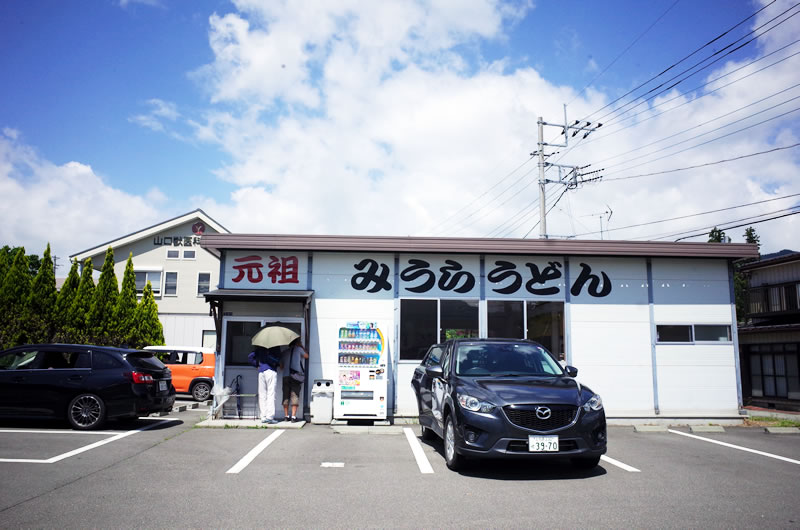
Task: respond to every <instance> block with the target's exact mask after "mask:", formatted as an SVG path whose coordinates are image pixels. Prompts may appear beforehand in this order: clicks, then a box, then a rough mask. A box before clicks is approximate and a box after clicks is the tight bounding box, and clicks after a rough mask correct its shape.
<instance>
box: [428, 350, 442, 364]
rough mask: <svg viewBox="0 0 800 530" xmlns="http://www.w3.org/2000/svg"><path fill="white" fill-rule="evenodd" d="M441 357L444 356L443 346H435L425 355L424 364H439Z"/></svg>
mask: <svg viewBox="0 0 800 530" xmlns="http://www.w3.org/2000/svg"><path fill="white" fill-rule="evenodd" d="M441 358H442V347H441V346H433V347H432V348H431V350H430V351H429V352H428V355H427V356H426V357H425V361H424V364H425V366H426V367H427V366H432V365H434V364H439V361H440V360H441Z"/></svg>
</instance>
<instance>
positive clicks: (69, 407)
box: [0, 344, 175, 430]
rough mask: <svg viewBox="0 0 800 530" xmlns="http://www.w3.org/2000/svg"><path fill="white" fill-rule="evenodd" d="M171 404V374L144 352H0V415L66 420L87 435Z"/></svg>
mask: <svg viewBox="0 0 800 530" xmlns="http://www.w3.org/2000/svg"><path fill="white" fill-rule="evenodd" d="M174 403H175V387H173V386H172V373H171V372H170V371H169V369H168V368H167V367H166V366H164V364H163V363H162V362H161V361H159V360H158V359H157V358H156V357H155V356H154V354H153V352H150V351H140V350H129V349H122V348H111V347H107V346H88V345H81V344H32V345H26V346H17V347H16V348H11V349H9V350H5V351H3V352H0V416H4V417H12V418H58V419H61V418H66V419H67V420H68V421H69V423H70V425H72V427H73V428H75V429H80V430H87V429H97V428H100V426H101V425H102V424H103V423H104V422H105V420H106V419H111V418H136V417H137V416H146V415H148V414H150V413H151V412H165V411H170V410H172V405H173V404H174Z"/></svg>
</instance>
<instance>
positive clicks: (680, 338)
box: [656, 325, 692, 342]
mask: <svg viewBox="0 0 800 530" xmlns="http://www.w3.org/2000/svg"><path fill="white" fill-rule="evenodd" d="M656 334H657V336H658V342H692V326H689V325H686V326H656Z"/></svg>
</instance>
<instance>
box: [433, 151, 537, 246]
mask: <svg viewBox="0 0 800 530" xmlns="http://www.w3.org/2000/svg"><path fill="white" fill-rule="evenodd" d="M531 160H533V157H532V156H531V157H529V158H528V159H527V160H525V162H523V163H522V164H520V165H519V166H517V167H516V168H514V169H512V170H511V171H510V172H509V173H508V174H506V175H505V176H504V177H503V178H501V179H500V180H498V181H497V182H496V183H495V184H494V185H493V186H492V187H490V188H489V189H488V190H486V191H485V192H483V193H482V194H481V195H479V196H478V197H476V198H475V199H473V200H472V201H470V202H469V203H467V204H466V205H464V206H462V207H461V208H459V209H458V210H457V211H456V212H455V213H453V214H451V215H450V216H448V217H447V218H446V219H444V220H443V221H442V222H440V223H439V228H438V229H437V232H438V231H440V230H442V228H443V226H445V225H447V223H448V222H449V221H450V220H451V219H453V218H454V217H456V216H457V215H458V214H460V213H461V212H462V211H464V210H466V209H467V208H469V207H470V206H472V205H473V204H475V203H476V202H478V200H480V199H482V198H483V197H485V196H486V195H487V194H488V193H489V192H490V191H492V190H493V189H494V188H496V187H497V186H499V185H500V184H501V183H502V182H503V181H505V180H506V179H507V178H509V177H510V176H511V175H513V174H514V173H516V172H517V171H519V170H520V169H522V168H523V167H524V166H525V165H526V164H527V163H528V162H530V161H531ZM523 176H525V175H523ZM517 182H518V181H517ZM503 193H505V191H504V192H503ZM501 195H502V193H501Z"/></svg>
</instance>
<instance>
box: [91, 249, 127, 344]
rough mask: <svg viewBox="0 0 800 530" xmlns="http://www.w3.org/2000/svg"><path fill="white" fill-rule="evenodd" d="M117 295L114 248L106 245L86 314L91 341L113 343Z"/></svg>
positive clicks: (117, 285) (115, 326)
mask: <svg viewBox="0 0 800 530" xmlns="http://www.w3.org/2000/svg"><path fill="white" fill-rule="evenodd" d="M118 297H119V284H118V283H117V275H116V273H115V272H114V249H112V248H111V247H108V250H106V258H105V261H103V268H102V269H101V270H100V279H99V280H98V281H97V288H96V289H95V291H94V295H93V296H92V305H91V307H90V309H89V314H88V315H87V319H86V323H87V327H88V330H89V333H91V336H92V342H93V343H94V344H100V345H111V344H113V335H114V330H116V329H117V324H116V322H115V320H114V308H115V307H116V306H117V298H118Z"/></svg>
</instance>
